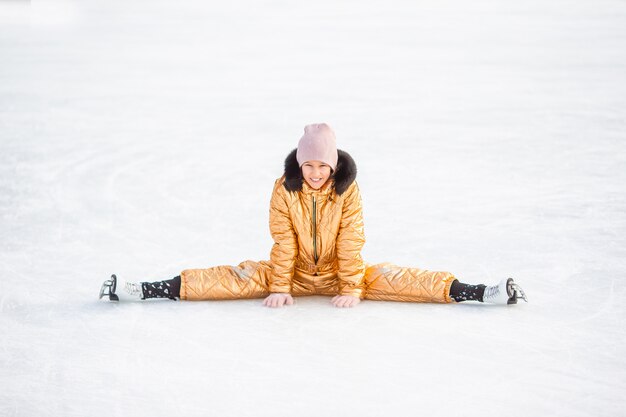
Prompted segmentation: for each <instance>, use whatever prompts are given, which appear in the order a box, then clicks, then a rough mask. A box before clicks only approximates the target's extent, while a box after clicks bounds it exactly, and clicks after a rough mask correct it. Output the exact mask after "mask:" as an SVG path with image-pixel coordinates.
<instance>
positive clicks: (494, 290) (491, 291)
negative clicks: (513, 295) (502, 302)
mask: <svg viewBox="0 0 626 417" xmlns="http://www.w3.org/2000/svg"><path fill="white" fill-rule="evenodd" d="M499 295H500V286H499V285H493V286H489V287H487V288H485V293H484V294H483V300H491V299H493V298H497V297H498V296H499Z"/></svg>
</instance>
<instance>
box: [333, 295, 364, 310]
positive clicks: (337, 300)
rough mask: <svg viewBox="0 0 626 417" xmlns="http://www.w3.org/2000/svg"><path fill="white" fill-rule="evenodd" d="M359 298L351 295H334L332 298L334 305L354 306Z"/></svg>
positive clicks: (359, 300) (358, 301)
mask: <svg viewBox="0 0 626 417" xmlns="http://www.w3.org/2000/svg"><path fill="white" fill-rule="evenodd" d="M360 302H361V299H360V298H359V297H354V296H352V295H336V296H334V297H333V299H332V303H333V305H334V306H335V307H354V306H355V305H357V304H359V303H360Z"/></svg>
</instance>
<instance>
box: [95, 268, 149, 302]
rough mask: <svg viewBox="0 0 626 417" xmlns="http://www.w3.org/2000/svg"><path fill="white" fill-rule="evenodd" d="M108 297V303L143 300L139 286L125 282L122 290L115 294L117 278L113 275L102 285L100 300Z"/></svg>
mask: <svg viewBox="0 0 626 417" xmlns="http://www.w3.org/2000/svg"><path fill="white" fill-rule="evenodd" d="M105 296H108V297H109V300H110V301H120V300H122V301H139V300H142V299H143V290H142V289H141V284H136V283H134V282H125V283H124V288H123V289H122V290H121V291H120V292H117V277H116V276H115V274H113V275H111V278H110V279H108V280H106V281H104V282H103V283H102V287H101V288H100V298H102V297H105Z"/></svg>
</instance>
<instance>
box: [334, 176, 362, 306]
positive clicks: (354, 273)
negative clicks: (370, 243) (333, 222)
mask: <svg viewBox="0 0 626 417" xmlns="http://www.w3.org/2000/svg"><path fill="white" fill-rule="evenodd" d="M364 244H365V233H364V230H363V206H362V203H361V193H360V191H359V186H358V185H357V183H356V181H355V182H354V183H353V184H352V185H351V186H350V187H349V188H348V189H347V190H346V196H345V199H344V201H343V208H342V213H341V225H340V227H339V234H338V236H337V258H338V262H339V271H338V277H339V294H340V295H352V296H355V297H359V298H361V297H362V294H363V286H362V284H363V280H364V277H365V265H364V262H363V258H362V257H361V249H362V248H363V245H364Z"/></svg>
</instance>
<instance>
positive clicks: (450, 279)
mask: <svg viewBox="0 0 626 417" xmlns="http://www.w3.org/2000/svg"><path fill="white" fill-rule="evenodd" d="M455 280H456V277H455V276H454V275H450V276H449V277H448V278H445V279H444V282H445V283H446V285H445V286H444V288H443V297H444V299H445V300H446V301H445V302H446V303H456V301H455V300H454V298H452V297H450V287H452V283H453V282H454V281H455Z"/></svg>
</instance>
